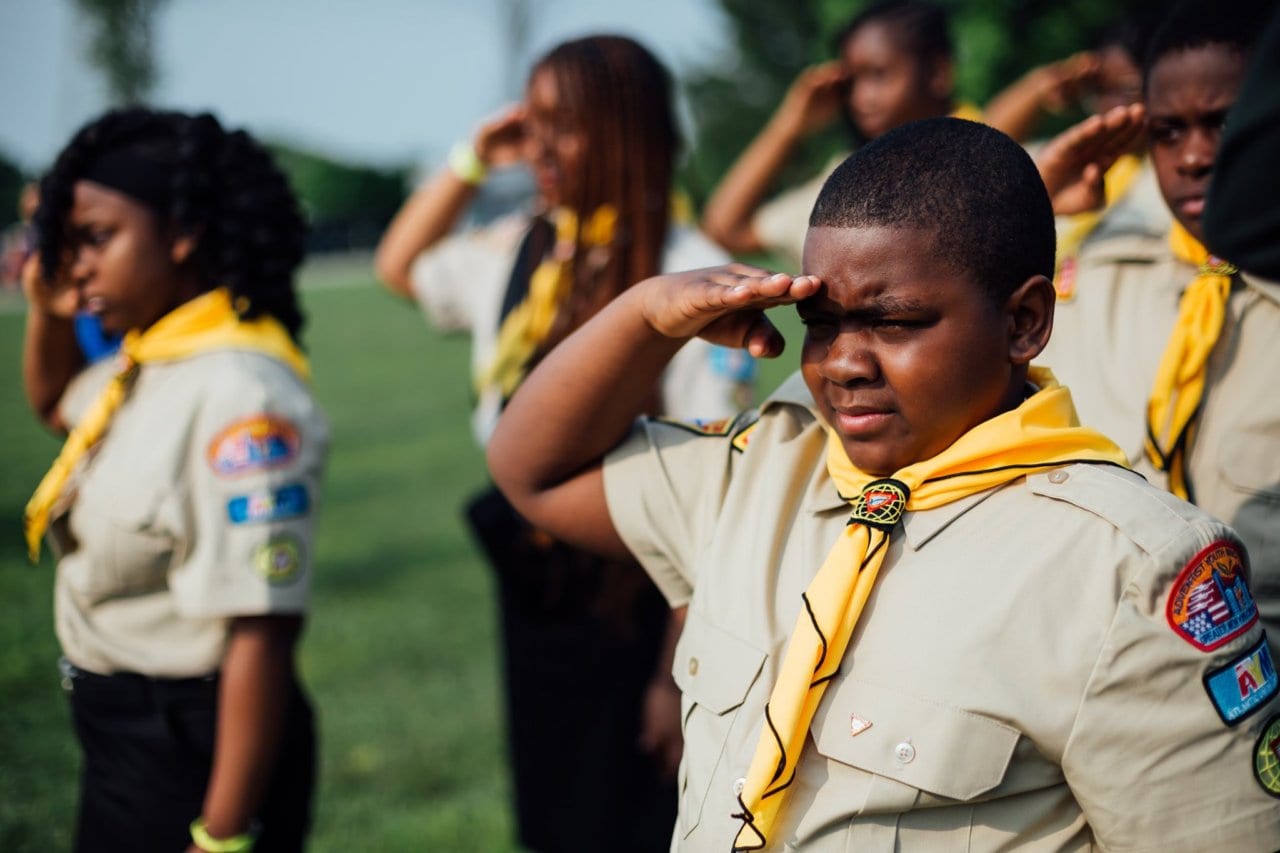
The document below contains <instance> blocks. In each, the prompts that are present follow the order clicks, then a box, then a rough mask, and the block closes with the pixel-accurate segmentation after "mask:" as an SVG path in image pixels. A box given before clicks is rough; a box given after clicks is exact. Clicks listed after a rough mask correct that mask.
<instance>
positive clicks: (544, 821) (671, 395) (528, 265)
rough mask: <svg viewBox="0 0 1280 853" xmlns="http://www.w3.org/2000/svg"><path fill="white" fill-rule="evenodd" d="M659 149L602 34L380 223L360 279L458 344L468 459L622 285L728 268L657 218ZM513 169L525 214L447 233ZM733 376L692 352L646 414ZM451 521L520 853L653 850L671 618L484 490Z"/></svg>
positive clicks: (667, 201)
mask: <svg viewBox="0 0 1280 853" xmlns="http://www.w3.org/2000/svg"><path fill="white" fill-rule="evenodd" d="M677 143H678V140H677V131H676V124H675V119H674V117H673V115H672V110H671V91H670V81H669V78H668V75H667V72H666V70H665V69H664V68H663V67H662V66H661V65H660V64H659V63H658V61H657V60H656V59H654V57H653V56H652V55H651V54H650V53H649V51H648V50H646V49H645V48H644V47H642V46H641V45H639V44H637V43H636V42H634V41H632V40H630V39H627V38H622V37H617V36H593V37H589V38H583V39H578V40H574V41H569V42H565V43H563V44H561V45H559V46H557V47H555V48H554V49H553V50H551V51H550V53H548V54H547V55H546V56H545V57H543V58H542V59H540V60H539V61H538V62H536V63H535V64H534V66H533V70H532V72H531V73H530V76H529V80H528V86H527V90H526V98H525V101H524V103H522V104H520V105H518V106H515V107H513V108H511V109H509V110H507V111H506V112H504V113H503V114H502V115H500V116H499V117H497V118H496V119H494V120H492V121H490V122H488V123H486V124H484V125H483V126H482V127H481V128H480V130H479V131H478V132H477V133H476V136H475V139H474V141H473V142H472V143H471V144H470V145H467V144H465V143H463V144H461V145H460V146H459V147H457V148H455V149H454V151H453V153H452V154H451V156H450V160H449V165H448V167H447V168H445V169H443V170H441V171H440V172H439V173H438V174H437V175H435V176H434V177H433V178H431V179H430V181H429V182H428V183H427V184H426V185H424V186H423V188H422V189H420V190H418V191H417V192H416V193H415V194H414V195H413V196H412V197H411V198H410V199H409V200H408V201H407V202H406V203H405V205H404V207H403V208H402V209H401V210H400V212H399V213H398V214H397V215H396V217H395V219H394V220H393V221H392V223H391V225H390V227H389V228H388V230H387V232H386V234H385V235H384V236H383V238H382V240H381V243H380V244H379V246H378V250H377V255H376V261H375V263H376V267H377V273H378V276H379V277H380V278H381V279H382V281H383V282H384V283H385V284H386V285H387V287H388V288H389V289H390V290H392V291H393V292H395V293H397V294H399V295H401V296H404V297H406V298H408V299H412V300H415V301H416V302H418V303H419V304H420V305H421V306H422V308H423V309H424V310H425V312H426V313H427V314H428V316H429V317H430V319H431V320H432V321H433V322H434V323H435V324H436V325H437V326H440V327H442V328H445V329H464V330H466V331H469V332H470V333H471V336H472V369H473V378H474V382H475V389H476V396H477V404H476V408H475V413H474V417H473V428H474V432H475V435H476V438H477V440H478V441H479V442H480V443H481V444H483V443H485V442H486V441H487V439H488V436H489V433H490V431H491V430H492V428H493V423H494V421H495V419H496V417H497V414H498V411H499V410H500V409H501V407H502V406H503V405H504V404H505V402H506V400H507V399H508V398H509V397H510V396H511V395H512V394H513V393H514V392H516V389H517V388H518V387H519V385H520V383H521V382H522V381H523V379H524V376H525V374H526V373H527V372H528V370H529V369H530V368H531V367H532V366H533V365H534V364H536V363H537V362H539V361H540V360H541V359H542V358H543V357H544V356H545V355H546V354H547V353H548V352H550V351H552V350H553V349H554V348H555V347H556V346H557V345H558V344H559V343H560V342H561V341H562V340H563V339H564V338H565V336H566V335H568V334H569V333H570V332H571V331H572V330H573V329H575V328H577V327H578V326H580V325H581V324H582V323H583V322H584V321H585V320H586V319H587V318H588V317H590V316H592V315H593V314H595V313H596V312H597V311H599V310H600V309H601V308H602V307H603V306H604V305H606V304H607V303H609V302H610V301H611V300H613V299H615V298H616V297H617V296H618V295H619V294H621V293H622V292H624V291H625V290H626V288H627V287H628V286H630V285H631V284H632V283H633V282H636V281H639V280H641V279H643V278H646V277H648V276H650V275H653V274H656V273H657V272H659V271H661V270H664V269H680V268H685V267H703V266H708V265H712V264H718V263H723V262H724V261H725V260H727V257H726V256H725V255H724V253H723V252H721V251H720V250H719V249H718V248H716V247H715V246H714V245H713V244H711V243H710V242H709V241H708V240H706V239H705V238H704V237H702V235H700V234H698V233H697V232H696V231H695V230H694V229H692V228H690V227H688V226H687V225H685V224H683V223H680V222H678V221H675V218H674V217H673V214H672V211H671V208H672V203H671V198H672V175H673V169H674V167H675V159H676V153H677ZM518 162H524V163H526V164H527V165H528V167H529V168H530V169H531V170H532V173H533V176H534V178H535V181H536V185H537V192H538V198H537V211H536V212H535V213H534V214H533V215H532V216H530V215H529V214H527V213H523V212H521V213H516V214H512V215H510V216H508V217H505V218H503V219H500V220H498V221H496V222H494V223H493V224H492V225H490V226H488V227H485V228H481V229H476V230H468V231H464V232H462V233H458V234H452V233H451V231H452V230H453V229H454V227H455V225H457V223H458V221H459V219H460V218H461V215H462V213H463V211H464V209H465V208H466V206H467V204H468V203H469V202H470V201H471V200H472V199H473V198H474V197H475V195H476V193H477V189H478V187H479V185H480V183H481V182H482V181H483V180H484V179H485V176H486V174H487V172H488V170H489V169H491V168H496V167H500V166H506V165H510V164H515V163H518ZM743 368H745V369H746V372H743ZM752 368H753V364H752V362H751V360H750V359H749V358H747V357H745V354H743V353H740V352H736V351H734V350H729V349H721V348H713V347H711V346H710V345H709V344H707V343H705V342H701V341H698V342H694V343H692V344H691V345H690V346H688V347H685V348H684V349H683V350H682V351H681V352H680V354H679V355H677V356H676V358H675V360H674V363H673V364H672V366H671V367H670V369H669V370H668V371H666V373H665V374H664V376H663V377H662V379H661V381H659V382H658V383H656V384H655V385H654V386H652V387H651V388H650V389H649V399H648V403H647V406H646V409H647V411H649V412H651V413H654V414H666V415H670V416H677V417H681V418H687V419H693V418H702V419H704V421H703V422H704V423H709V422H710V421H714V420H715V419H720V418H725V417H727V416H731V415H733V414H736V412H737V411H738V410H739V409H740V408H742V407H743V406H744V405H745V401H746V399H747V395H744V394H743V393H742V392H744V391H748V390H749V386H747V384H746V380H747V379H748V378H749V376H750V373H749V371H750V370H751V369H752ZM706 428H707V429H714V428H716V427H715V426H714V425H708V426H707V427H706ZM583 429H584V430H590V429H591V425H590V424H584V425H583ZM467 517H468V521H469V523H470V524H471V527H472V530H473V532H474V533H475V534H476V536H477V538H478V539H479V541H480V542H481V544H482V545H483V546H484V548H485V551H486V554H487V556H488V558H489V561H490V563H491V564H492V566H493V568H494V571H495V575H496V582H497V587H498V594H499V595H498V599H499V608H500V618H501V622H502V641H503V654H504V663H505V683H506V691H507V696H506V700H507V708H506V711H507V725H508V740H509V744H510V749H511V753H510V755H511V763H512V767H513V772H514V777H515V780H514V790H515V801H516V817H517V826H518V832H519V838H520V842H521V843H522V844H523V845H525V846H527V847H529V848H531V849H534V850H540V851H570V850H582V851H597V850H605V849H608V850H636V851H640V850H659V849H663V848H665V847H666V844H667V841H668V838H669V835H670V829H671V825H672V823H673V822H674V819H675V807H676V792H675V785H674V774H675V767H676V765H677V764H678V762H679V755H680V733H679V696H678V693H677V691H676V689H675V685H674V682H673V681H672V679H671V675H670V661H671V653H672V648H673V647H674V637H675V635H676V634H677V633H678V630H679V627H680V624H681V615H682V614H679V613H677V614H675V615H674V616H670V617H669V615H668V614H669V611H668V609H667V608H666V606H665V604H664V603H663V601H662V597H661V595H659V594H658V592H657V590H656V588H654V587H653V585H652V584H651V583H650V582H649V581H648V580H647V578H645V576H644V574H643V572H642V571H641V570H640V568H639V566H638V565H636V564H635V563H634V562H633V561H630V560H608V561H605V560H600V559H598V558H595V557H592V556H590V555H587V554H585V553H584V552H581V551H579V550H577V549H575V548H572V547H570V546H568V545H565V544H563V543H560V542H557V541H555V540H553V539H551V538H550V537H548V536H546V535H545V534H544V533H542V532H541V531H539V530H537V529H535V528H533V527H532V526H530V525H529V524H528V523H527V522H526V521H525V520H524V519H523V518H521V517H520V516H519V515H518V514H517V513H516V512H515V511H514V510H513V509H512V508H511V507H510V505H509V504H508V503H507V502H506V500H505V498H503V497H502V496H501V494H500V493H498V492H497V491H496V490H494V489H488V490H486V491H485V492H483V493H482V494H481V495H480V496H479V497H477V498H475V499H474V500H473V501H472V502H471V503H470V504H469V505H468V507H467ZM623 826H627V827H629V828H628V830H627V831H626V832H624V833H620V832H619V828H620V827H623ZM635 827H639V828H640V829H639V830H636V829H635Z"/></svg>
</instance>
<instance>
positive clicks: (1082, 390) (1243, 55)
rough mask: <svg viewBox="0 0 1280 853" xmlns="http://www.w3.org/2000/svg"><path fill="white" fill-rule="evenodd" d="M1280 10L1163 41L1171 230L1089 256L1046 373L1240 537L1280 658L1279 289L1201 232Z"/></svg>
mask: <svg viewBox="0 0 1280 853" xmlns="http://www.w3.org/2000/svg"><path fill="white" fill-rule="evenodd" d="M1273 8H1274V7H1273V6H1272V5H1271V4H1269V3H1267V2H1265V0H1225V2H1223V0H1188V2H1183V3H1181V4H1179V5H1178V6H1176V7H1175V8H1174V10H1173V11H1172V12H1171V14H1170V17H1169V19H1168V20H1167V21H1166V22H1165V24H1164V25H1163V26H1162V28H1161V29H1160V30H1159V31H1158V32H1157V33H1156V34H1155V35H1154V36H1153V39H1152V45H1151V48H1150V50H1149V52H1148V56H1147V59H1146V63H1145V68H1144V82H1143V100H1144V103H1145V107H1146V115H1147V137H1148V148H1149V157H1150V159H1151V162H1152V165H1153V168H1154V170H1155V173H1156V177H1157V179H1158V181H1159V186H1160V191H1161V194H1162V196H1163V198H1164V200H1165V203H1166V205H1167V207H1168V210H1169V212H1170V215H1171V217H1172V219H1173V225H1172V226H1171V228H1170V230H1169V232H1168V233H1167V234H1166V235H1163V236H1162V237H1160V238H1150V237H1142V236H1119V237H1114V238H1112V239H1109V240H1104V241H1100V242H1097V243H1092V244H1090V245H1088V246H1086V247H1085V249H1084V251H1083V252H1082V253H1081V256H1080V270H1079V281H1080V284H1079V287H1078V288H1077V293H1076V297H1075V299H1074V300H1071V301H1068V302H1062V303H1060V304H1059V306H1058V312H1057V329H1056V331H1055V334H1054V337H1053V339H1052V341H1050V343H1049V346H1048V348H1047V349H1046V350H1045V353H1044V355H1043V362H1044V363H1045V364H1046V365H1048V366H1049V367H1052V368H1053V369H1054V371H1055V372H1056V373H1057V374H1058V375H1059V377H1060V378H1061V380H1062V381H1063V383H1064V384H1066V385H1069V386H1070V387H1071V389H1072V393H1073V394H1074V396H1075V398H1076V400H1077V408H1078V410H1079V413H1080V419H1081V422H1082V423H1085V424H1089V425H1091V426H1094V427H1097V428H1098V429H1100V430H1102V431H1103V432H1105V433H1106V434H1108V435H1110V436H1111V437H1112V438H1114V439H1115V440H1116V441H1117V443H1118V444H1119V445H1120V446H1121V448H1122V449H1123V450H1124V451H1125V452H1126V454H1127V455H1128V457H1129V459H1130V461H1131V462H1132V463H1133V464H1134V466H1135V467H1136V468H1137V469H1138V470H1139V471H1141V472H1142V473H1144V474H1145V475H1146V476H1147V477H1148V478H1149V479H1150V480H1151V481H1152V482H1153V483H1156V484H1158V485H1161V486H1163V487H1165V488H1167V489H1169V490H1170V491H1172V492H1174V493H1175V494H1177V495H1178V496H1180V497H1184V498H1186V499H1188V500H1190V501H1192V502H1193V503H1195V504H1196V505H1197V506H1199V507H1201V508H1203V509H1204V510H1206V511H1208V512H1209V513H1211V514H1213V515H1215V516H1217V517H1219V518H1222V519H1224V520H1226V521H1227V522H1229V523H1230V524H1231V525H1232V526H1233V527H1234V528H1235V529H1236V530H1237V531H1238V532H1239V533H1240V537H1241V539H1242V540H1243V541H1244V543H1245V545H1246V546H1247V549H1248V557H1249V566H1250V570H1251V573H1252V574H1251V578H1252V585H1253V589H1254V593H1255V595H1256V596H1257V600H1258V610H1259V613H1260V615H1261V619H1262V622H1263V624H1264V625H1265V626H1266V627H1267V635H1268V638H1269V642H1270V643H1271V644H1272V648H1273V650H1275V651H1280V646H1278V645H1277V644H1278V643H1280V539H1277V537H1276V531H1277V530H1280V398H1278V397H1277V396H1276V395H1275V393H1274V392H1273V388H1272V385H1273V376H1274V370H1273V369H1272V368H1273V367H1274V366H1276V365H1277V359H1276V355H1275V347H1274V342H1275V340H1276V339H1277V338H1280V286H1277V285H1276V284H1275V283H1274V282H1270V281H1266V280H1264V279H1260V278H1257V277H1255V276H1250V275H1247V274H1241V273H1240V272H1239V270H1238V269H1237V268H1236V266H1235V264H1234V262H1233V260H1232V259H1231V258H1230V257H1227V258H1225V259H1224V258H1220V257H1216V256H1214V255H1212V254H1210V251H1209V249H1208V248H1206V246H1205V230H1204V223H1205V211H1206V201H1205V199H1206V194H1207V193H1208V192H1209V188H1210V183H1211V178H1214V176H1215V175H1216V170H1217V157H1218V149H1219V141H1220V138H1221V135H1222V133H1223V128H1224V126H1225V125H1228V124H1229V123H1230V121H1231V119H1230V118H1229V116H1231V115H1233V112H1232V110H1233V105H1234V103H1235V101H1236V98H1237V95H1238V94H1239V92H1240V87H1241V84H1242V82H1243V80H1244V75H1245V69H1246V68H1247V66H1248V62H1249V58H1250V56H1251V55H1252V53H1253V50H1254V44H1255V41H1256V39H1257V38H1258V36H1259V33H1260V31H1261V29H1262V27H1263V24H1264V22H1265V21H1266V20H1267V16H1268V15H1269V14H1270V13H1271V12H1272V10H1273ZM1242 215H1247V211H1245V212H1242ZM1252 224H1253V223H1252V221H1250V220H1245V222H1244V224H1243V225H1242V227H1243V228H1248V227H1250V226H1251V225H1252ZM1277 793H1280V791H1278V792H1277Z"/></svg>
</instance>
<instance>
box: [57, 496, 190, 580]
mask: <svg viewBox="0 0 1280 853" xmlns="http://www.w3.org/2000/svg"><path fill="white" fill-rule="evenodd" d="M126 492H128V490H123V491H122V492H121V493H119V494H107V493H99V491H98V490H96V489H86V490H84V491H82V492H81V493H80V495H79V496H78V497H77V500H76V503H75V505H74V506H73V507H72V509H71V517H70V523H71V530H72V533H73V535H74V537H75V540H76V546H77V547H76V553H75V554H73V555H72V556H71V559H67V560H64V561H63V564H62V566H63V570H64V577H65V578H66V581H67V583H68V585H69V586H70V587H71V588H72V589H74V590H75V591H76V592H77V593H78V594H79V595H80V596H81V597H83V598H84V599H85V601H86V602H88V603H98V602H102V601H107V600H109V599H112V598H119V597H122V596H126V595H136V594H139V593H144V592H152V591H155V590H158V589H163V588H164V587H165V585H166V583H167V580H166V577H167V574H168V571H169V567H170V565H171V563H172V561H173V556H174V544H175V543H174V538H173V536H172V535H171V534H169V533H168V532H167V531H166V530H165V529H164V525H162V524H161V522H160V521H159V516H160V510H161V506H162V504H163V500H162V496H161V495H159V494H157V493H152V494H150V495H147V494H139V493H136V492H133V493H126Z"/></svg>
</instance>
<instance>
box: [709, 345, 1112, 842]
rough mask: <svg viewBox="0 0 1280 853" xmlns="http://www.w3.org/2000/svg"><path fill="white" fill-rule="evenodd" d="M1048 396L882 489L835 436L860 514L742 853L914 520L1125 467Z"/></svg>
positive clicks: (777, 698)
mask: <svg viewBox="0 0 1280 853" xmlns="http://www.w3.org/2000/svg"><path fill="white" fill-rule="evenodd" d="M1029 378H1030V380H1031V381H1032V382H1033V383H1034V384H1035V385H1036V386H1037V387H1038V388H1039V390H1038V391H1037V392H1036V393H1034V394H1033V395H1032V396H1030V397H1029V398H1027V399H1026V400H1025V401H1024V402H1023V403H1022V404H1021V405H1020V406H1018V407H1017V408H1016V409H1013V410H1012V411H1008V412H1005V413H1003V414H1001V415H997V416H996V417H994V418H992V419H991V420H989V421H985V422H983V423H981V424H979V425H978V426H976V427H974V428H973V429H971V430H970V431H969V432H967V433H965V434H964V435H962V436H961V437H960V438H959V439H957V440H956V442H955V443H954V444H952V445H951V446H950V447H948V448H947V449H946V450H944V451H943V452H942V453H940V454H938V455H937V456H934V457H933V458H932V459H926V460H923V461H921V462H916V463H914V464H912V465H909V466H907V467H906V468H903V469H902V470H900V471H898V472H896V473H895V474H894V475H893V476H892V477H889V478H881V479H876V478H873V477H871V476H870V475H867V474H864V473H863V472H862V471H859V470H858V469H857V468H855V467H853V464H852V463H851V462H850V461H849V457H848V456H847V455H846V454H845V451H844V447H843V445H842V444H841V443H840V437H839V436H838V435H837V434H836V433H835V432H834V431H832V430H830V429H828V432H827V470H828V472H829V473H830V475H831V479H832V480H833V481H834V483H835V486H836V489H837V490H838V491H839V493H840V496H841V497H842V498H844V499H845V500H847V501H848V502H849V503H850V505H851V506H852V516H851V518H850V520H849V524H848V526H846V527H845V529H844V531H843V532H842V533H841V534H840V538H839V539H838V540H836V543H835V545H834V546H833V547H832V549H831V552H830V553H829V554H828V555H827V558H826V561H825V562H823V564H822V568H820V569H819V570H818V573H817V575H815V576H814V578H813V580H812V581H811V582H810V583H809V587H808V589H806V590H805V592H804V594H803V595H802V596H801V599H802V601H803V604H804V607H803V609H802V610H801V612H800V615H799V617H798V618H797V620H796V626H795V628H794V630H793V631H792V633H791V640H790V642H789V643H788V645H787V651H786V655H785V657H784V658H783V660H782V668H781V670H780V671H779V675H778V680H777V682H776V683H775V684H774V686H773V691H772V693H770V695H769V702H768V704H767V705H766V706H765V726H764V730H763V731H762V732H761V733H760V740H759V743H758V744H757V745H756V751H755V755H754V756H753V757H752V759H751V767H750V769H749V770H748V771H747V778H746V784H745V786H744V788H743V790H742V794H741V797H740V804H741V806H742V809H743V811H742V813H741V814H738V815H734V817H736V818H738V819H740V820H742V822H743V825H742V827H741V828H740V829H739V831H738V835H737V839H736V840H735V842H734V846H733V849H734V850H735V851H740V850H760V849H763V848H764V847H765V846H766V845H767V844H768V843H769V833H770V830H771V829H772V827H773V825H774V822H775V820H776V818H777V816H778V813H779V812H780V810H781V808H782V805H783V801H784V800H785V798H786V797H785V792H786V791H787V790H788V786H789V785H790V784H791V781H792V779H793V778H794V775H795V770H796V765H797V763H798V761H799V759H800V752H801V750H802V749H803V747H804V742H805V734H806V732H807V731H808V730H809V725H810V723H811V722H812V720H813V715H814V712H815V711H816V710H817V707H818V702H819V700H820V699H821V698H822V694H823V691H824V690H825V689H826V686H827V683H828V682H829V681H830V680H831V679H832V678H833V677H834V676H835V675H836V673H837V671H838V670H839V668H840V662H841V660H842V659H843V658H844V655H845V650H846V649H847V648H848V646H849V641H850V638H851V637H852V636H853V630H854V626H855V625H856V624H857V621H858V617H859V615H861V613H862V608H863V606H864V605H865V604H866V602H867V598H868V596H869V595H870V594H871V587H872V584H874V583H875V580H876V575H877V573H878V572H879V570H880V564H881V563H882V562H883V560H884V555H885V552H886V551H887V550H888V543H889V535H890V532H891V531H892V530H893V529H894V527H895V526H896V525H897V523H898V520H899V518H900V517H901V516H902V513H903V512H904V511H907V512H910V511H914V510H927V509H933V508H935V507H939V506H943V505H944V504H948V503H951V502H952V501H955V500H959V499H961V498H964V497H967V496H969V495H973V494H976V493H978V492H982V491H985V490H987V489H991V488H994V487H996V486H999V485H1002V484H1004V483H1006V482H1008V481H1010V480H1014V479H1017V478H1018V477H1022V476H1024V475H1026V474H1028V473H1033V472H1035V471H1038V470H1043V469H1047V468H1056V467H1059V466H1062V465H1067V464H1070V463H1073V462H1091V463H1110V464H1114V465H1125V464H1126V460H1125V455H1124V453H1123V452H1121V450H1120V448H1119V447H1116V445H1115V444H1113V443H1112V442H1111V441H1110V440H1109V439H1107V438H1106V437H1105V436H1103V435H1102V434H1101V433H1098V432H1095V431H1094V430H1092V429H1089V428H1087V427H1082V426H1080V422H1079V420H1078V419H1077V418H1076V412H1075V407H1074V406H1073V405H1072V403H1071V393H1070V392H1069V391H1068V390H1067V389H1066V388H1064V387H1063V386H1061V385H1059V384H1058V382H1057V381H1056V380H1055V379H1054V378H1053V374H1052V373H1050V372H1049V371H1048V370H1047V369H1044V368H1035V367H1033V368H1031V370H1030V374H1029Z"/></svg>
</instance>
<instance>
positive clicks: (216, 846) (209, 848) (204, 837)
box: [191, 817, 255, 853]
mask: <svg viewBox="0 0 1280 853" xmlns="http://www.w3.org/2000/svg"><path fill="white" fill-rule="evenodd" d="M191 840H192V841H193V842H195V845H196V846H197V847H199V848H200V849H201V850H204V851H205V853H249V851H251V850H253V842H254V840H255V835H254V833H252V832H242V833H241V834H239V835H233V836H232V837H230V838H214V837H213V836H212V835H210V834H209V829H208V827H206V826H205V823H204V818H203V817H198V818H196V819H195V820H193V821H191Z"/></svg>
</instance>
